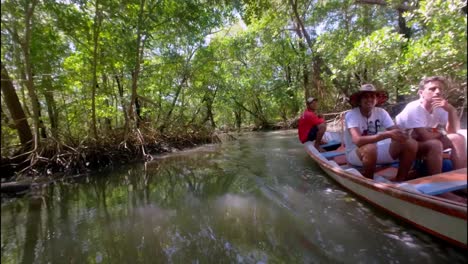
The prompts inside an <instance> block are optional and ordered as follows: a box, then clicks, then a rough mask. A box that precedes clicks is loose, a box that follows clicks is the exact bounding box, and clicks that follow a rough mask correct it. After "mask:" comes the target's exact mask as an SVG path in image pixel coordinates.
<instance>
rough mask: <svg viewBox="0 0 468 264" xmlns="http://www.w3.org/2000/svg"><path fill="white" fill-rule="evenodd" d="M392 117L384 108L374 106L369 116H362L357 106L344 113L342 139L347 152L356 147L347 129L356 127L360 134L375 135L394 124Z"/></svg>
mask: <svg viewBox="0 0 468 264" xmlns="http://www.w3.org/2000/svg"><path fill="white" fill-rule="evenodd" d="M394 125H395V124H394V123H393V120H392V118H391V117H390V115H389V114H388V113H387V111H385V110H384V109H382V108H380V107H375V108H374V109H372V113H371V115H370V117H369V118H367V117H365V116H363V115H362V114H361V111H360V110H359V107H355V108H353V109H352V110H350V111H349V112H347V113H346V115H345V132H344V141H345V147H346V152H347V153H349V152H351V151H352V150H354V149H355V148H356V145H355V144H354V143H353V140H352V138H351V133H349V129H350V128H353V127H357V128H358V129H359V130H360V132H361V135H362V136H364V135H375V134H377V133H379V132H382V131H385V130H386V129H387V128H389V127H391V126H394Z"/></svg>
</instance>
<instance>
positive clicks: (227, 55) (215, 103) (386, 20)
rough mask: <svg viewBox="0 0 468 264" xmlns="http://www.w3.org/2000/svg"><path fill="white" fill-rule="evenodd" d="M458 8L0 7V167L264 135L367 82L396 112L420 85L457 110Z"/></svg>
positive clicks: (113, 3) (461, 14)
mask: <svg viewBox="0 0 468 264" xmlns="http://www.w3.org/2000/svg"><path fill="white" fill-rule="evenodd" d="M466 4H467V3H466V0H447V1H445V0H430V1H417V0H409V1H406V0H386V1H385V0H318V1H317V0H288V1H280V0H236V1H208V0H184V1H170V0H138V1H137V0H123V1H121V0H119V1H117V0H89V1H88V0H63V1H51V0H43V1H38V0H21V1H18V0H5V1H2V3H1V17H2V22H1V23H2V24H1V33H2V34H1V46H2V48H1V54H2V59H1V65H2V82H1V92H2V102H1V110H2V112H1V121H2V127H1V143H2V158H3V157H7V156H11V155H14V154H17V153H18V149H21V151H23V152H26V151H29V150H33V151H34V150H38V149H39V148H40V147H41V146H43V145H44V144H46V142H50V141H51V140H52V141H53V142H56V143H57V142H59V143H61V144H68V145H69V146H71V147H72V146H76V145H78V144H80V142H83V141H86V140H93V141H94V142H96V141H99V140H101V139H105V138H113V139H118V140H119V141H122V142H125V141H126V140H128V139H129V138H131V137H132V135H133V136H136V137H137V138H140V139H141V138H145V137H146V136H147V135H149V134H151V133H157V134H158V135H178V134H183V133H211V132H213V131H215V130H220V129H221V130H228V129H240V128H241V127H246V126H251V127H257V128H259V127H269V126H271V124H274V123H276V122H280V121H282V122H288V120H293V119H294V118H296V117H297V116H298V115H299V114H300V112H301V111H302V109H303V107H304V99H305V98H307V97H308V96H311V95H313V96H314V97H319V98H320V99H321V111H323V112H337V111H342V110H344V109H346V108H348V107H349V105H348V104H347V97H348V96H349V95H350V94H351V93H352V92H353V91H355V90H356V89H358V87H359V84H362V83H367V82H370V83H373V84H374V85H375V86H377V87H378V88H380V89H384V90H386V91H388V93H389V95H390V100H389V103H390V104H396V103H400V102H405V100H406V99H405V98H408V96H411V95H415V88H416V86H417V84H418V82H419V80H420V79H421V78H422V77H424V76H430V75H442V76H445V77H447V78H448V79H449V80H450V81H451V89H450V90H449V91H447V96H448V97H449V100H451V101H452V102H453V103H454V104H455V105H457V106H459V107H464V105H463V104H464V102H465V101H466V100H465V94H466V75H467V72H466V71H467V38H466V27H467V16H466V12H467V7H466ZM117 135H118V136H117ZM143 152H144V151H143Z"/></svg>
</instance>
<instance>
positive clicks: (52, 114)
mask: <svg viewBox="0 0 468 264" xmlns="http://www.w3.org/2000/svg"><path fill="white" fill-rule="evenodd" d="M48 70H49V72H50V71H51V69H50V68H48ZM42 88H43V90H44V98H45V100H46V105H47V114H48V116H49V121H50V131H51V132H52V136H53V137H54V138H55V139H58V113H57V105H56V103H55V99H54V94H53V88H52V78H51V77H50V75H44V76H43V79H42Z"/></svg>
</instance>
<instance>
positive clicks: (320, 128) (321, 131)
mask: <svg viewBox="0 0 468 264" xmlns="http://www.w3.org/2000/svg"><path fill="white" fill-rule="evenodd" d="M317 128H318V130H317V137H316V138H315V144H314V146H315V148H316V149H317V150H318V151H320V152H324V151H325V150H324V149H323V148H321V147H320V145H321V144H322V138H323V134H325V131H326V130H327V123H322V124H320V125H317Z"/></svg>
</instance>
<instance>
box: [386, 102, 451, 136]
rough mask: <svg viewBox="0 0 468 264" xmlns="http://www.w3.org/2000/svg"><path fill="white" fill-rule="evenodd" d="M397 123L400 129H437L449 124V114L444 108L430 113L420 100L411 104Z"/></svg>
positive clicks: (398, 116) (399, 116) (399, 115)
mask: <svg viewBox="0 0 468 264" xmlns="http://www.w3.org/2000/svg"><path fill="white" fill-rule="evenodd" d="M395 121H396V123H397V125H398V126H399V127H400V128H403V129H411V128H418V127H428V128H435V127H437V126H438V125H443V126H445V125H446V124H447V122H448V113H447V111H445V110H444V109H443V108H440V107H438V108H436V109H434V110H433V111H432V113H429V112H428V111H427V110H426V109H425V108H424V107H423V106H422V105H421V103H420V101H419V100H416V101H413V102H410V103H409V104H407V105H406V106H405V108H404V109H403V111H401V113H399V114H398V115H397V116H396V118H395Z"/></svg>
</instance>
